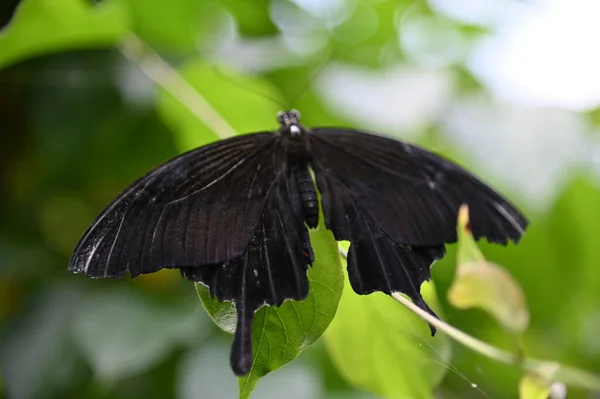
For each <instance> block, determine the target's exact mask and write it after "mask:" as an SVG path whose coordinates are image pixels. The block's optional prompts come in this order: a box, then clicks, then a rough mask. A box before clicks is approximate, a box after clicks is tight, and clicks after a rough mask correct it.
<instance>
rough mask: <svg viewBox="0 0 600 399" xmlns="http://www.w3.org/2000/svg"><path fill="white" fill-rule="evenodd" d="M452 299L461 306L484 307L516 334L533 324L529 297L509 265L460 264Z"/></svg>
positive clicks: (450, 292)
mask: <svg viewBox="0 0 600 399" xmlns="http://www.w3.org/2000/svg"><path fill="white" fill-rule="evenodd" d="M448 301H449V302H450V303H451V304H452V305H453V306H454V307H456V308H459V309H467V308H474V307H476V308H480V309H483V310H485V311H486V312H488V313H489V314H491V315H492V316H493V317H494V318H495V319H496V320H497V321H498V322H499V323H500V324H501V325H502V326H503V327H504V328H506V329H507V330H509V331H511V332H513V333H516V334H520V333H522V332H523V331H525V330H526V329H527V326H528V325H529V310H528V308H527V301H526V300H525V295H524V294H523V291H522V290H521V287H520V286H519V283H518V282H517V281H516V280H515V279H514V277H513V276H511V275H510V274H509V273H508V272H507V271H506V269H504V268H502V267H501V266H498V265H496V264H494V263H491V262H472V263H466V264H461V265H459V266H458V267H457V269H456V278H455V280H454V282H453V284H452V286H451V287H450V289H449V290H448Z"/></svg>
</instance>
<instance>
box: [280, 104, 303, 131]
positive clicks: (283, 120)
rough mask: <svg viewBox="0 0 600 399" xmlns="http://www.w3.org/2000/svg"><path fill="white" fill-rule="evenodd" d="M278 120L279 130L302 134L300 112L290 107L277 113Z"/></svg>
mask: <svg viewBox="0 0 600 399" xmlns="http://www.w3.org/2000/svg"><path fill="white" fill-rule="evenodd" d="M277 122H279V125H280V126H279V131H281V132H287V133H288V134H291V135H292V136H295V135H298V134H302V132H303V131H304V128H303V127H302V125H301V124H300V112H298V111H296V110H295V109H292V110H290V111H281V112H279V113H278V114H277Z"/></svg>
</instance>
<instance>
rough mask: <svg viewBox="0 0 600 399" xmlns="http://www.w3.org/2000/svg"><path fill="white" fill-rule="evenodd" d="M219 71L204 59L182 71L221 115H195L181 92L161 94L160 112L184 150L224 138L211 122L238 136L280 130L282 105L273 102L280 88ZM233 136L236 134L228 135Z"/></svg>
mask: <svg viewBox="0 0 600 399" xmlns="http://www.w3.org/2000/svg"><path fill="white" fill-rule="evenodd" d="M219 71H220V72H218V71H217V70H216V69H215V68H214V66H213V65H209V64H205V63H203V62H202V61H201V60H193V61H190V62H189V63H187V64H185V65H184V66H183V67H182V68H181V69H179V71H178V72H179V73H180V74H181V76H182V77H183V78H184V79H185V80H186V81H187V82H188V83H189V84H190V85H191V86H192V87H193V88H194V89H196V91H197V94H198V96H200V97H201V99H202V100H204V101H206V102H207V103H208V105H209V106H210V107H211V108H212V109H213V110H214V111H216V112H217V115H213V114H198V113H196V114H195V113H193V112H192V111H190V109H188V108H187V107H186V106H184V105H183V103H182V102H181V101H180V99H181V98H185V99H186V101H188V102H189V100H190V99H189V98H187V96H185V95H182V94H181V93H175V94H176V96H174V95H173V93H170V92H168V91H167V90H165V89H161V90H159V92H158V98H157V107H158V110H159V113H160V115H161V116H162V118H163V119H164V120H165V122H166V123H167V124H168V125H169V126H171V128H172V129H173V130H174V131H175V133H176V134H177V139H178V144H179V146H180V148H181V149H182V150H188V149H191V148H194V147H197V146H198V145H202V144H206V143H208V142H211V141H215V140H216V139H217V138H218V137H223V136H224V134H223V132H215V131H213V130H211V129H210V128H209V127H208V125H207V123H205V121H206V120H207V119H211V120H214V119H215V118H218V119H219V120H223V121H226V123H228V124H229V125H230V126H231V127H232V128H233V129H234V131H235V132H237V133H238V134H240V133H252V132H257V131H265V130H268V129H272V130H276V129H277V123H276V115H277V112H278V111H280V110H281V106H279V105H277V104H276V103H275V102H274V101H272V100H271V99H270V98H274V99H279V98H280V94H279V93H278V91H277V89H276V88H275V87H274V86H273V85H272V84H271V83H270V82H269V81H268V80H266V79H262V78H258V77H251V76H247V75H241V74H239V73H235V72H232V71H230V70H219ZM194 100H197V99H192V101H194ZM230 133H231V134H233V133H234V132H229V131H227V132H225V134H230Z"/></svg>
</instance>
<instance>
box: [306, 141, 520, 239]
mask: <svg viewBox="0 0 600 399" xmlns="http://www.w3.org/2000/svg"><path fill="white" fill-rule="evenodd" d="M310 135H311V149H312V152H313V155H314V165H313V167H314V169H315V172H316V174H317V184H318V186H319V189H320V191H321V192H322V194H323V200H322V201H323V207H324V210H325V217H326V220H327V226H328V227H330V228H332V229H333V230H334V233H335V231H337V232H338V234H340V235H341V236H343V235H344V233H343V232H342V230H343V229H346V227H344V225H345V222H344V221H343V219H344V216H343V212H344V211H343V208H344V207H343V204H340V202H343V201H344V198H341V196H340V195H339V194H336V193H335V191H336V190H338V191H337V192H338V193H339V192H344V193H346V194H348V195H350V196H352V198H353V199H355V200H356V201H357V203H359V204H361V206H362V207H363V208H364V209H365V211H366V212H367V213H368V214H369V215H370V216H371V218H372V219H373V220H374V221H375V222H376V223H377V224H378V225H379V226H380V227H381V229H382V230H383V231H384V232H385V233H386V234H387V235H389V237H390V238H391V239H393V240H394V241H395V242H397V243H402V244H405V245H411V246H432V245H440V244H443V243H449V242H455V241H456V217H457V213H458V209H459V208H460V206H461V205H462V204H467V205H468V206H469V213H470V216H471V228H472V231H473V235H474V237H475V238H476V239H479V238H481V237H486V238H487V239H488V240H489V241H490V242H494V243H499V244H506V243H507V242H508V241H509V240H512V241H514V242H517V241H518V240H519V239H520V237H521V236H522V235H523V233H524V230H525V228H526V227H527V221H526V219H525V218H524V217H523V215H522V214H521V213H520V212H519V211H518V210H517V209H516V208H515V207H514V206H513V205H511V204H510V203H509V202H508V201H507V200H506V199H504V198H503V197H502V196H500V195H499V194H498V193H496V192H495V191H494V190H492V189H491V188H490V187H488V186H487V185H485V184H484V183H482V182H481V181H479V180H478V179H477V178H476V177H474V176H473V175H471V174H470V173H469V172H467V171H466V170H464V169H463V168H461V167H459V166H457V165H455V164H453V163H451V162H450V161H447V160H445V159H444V158H442V157H440V156H438V155H435V154H433V153H431V152H429V151H426V150H424V149H422V148H419V147H417V146H414V145H410V144H407V143H403V142H399V141H395V140H392V139H388V138H384V137H380V136H375V135H371V134H367V133H362V132H358V131H352V130H339V129H314V130H313V131H312V132H311V133H310ZM338 205H342V206H341V207H340V206H338Z"/></svg>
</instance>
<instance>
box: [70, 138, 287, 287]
mask: <svg viewBox="0 0 600 399" xmlns="http://www.w3.org/2000/svg"><path fill="white" fill-rule="evenodd" d="M275 144H276V137H275V135H273V134H272V133H258V134H253V135H248V136H240V137H236V138H233V139H229V140H224V141H220V142H217V143H215V144H212V145H208V146H206V147H201V148H199V149H196V150H193V151H190V152H188V153H185V154H183V155H181V156H179V157H177V158H174V159H172V160H170V161H168V162H166V163H164V164H163V165H161V166H159V167H157V168H156V169H154V170H153V171H151V172H150V173H148V174H147V175H146V176H144V177H142V178H141V179H139V180H138V181H136V182H135V183H133V184H132V185H131V186H129V187H128V188H127V189H126V190H125V191H124V192H123V193H122V194H121V195H119V196H118V197H117V198H116V199H115V200H114V201H113V202H112V203H111V204H110V205H109V206H108V207H107V208H106V209H105V210H104V211H103V212H102V213H101V214H100V215H99V216H98V217H97V218H96V220H95V221H94V222H93V223H92V225H91V226H90V227H89V229H88V230H87V232H86V233H85V235H84V236H83V238H82V239H81V240H80V242H79V244H78V245H77V247H76V248H75V251H74V254H73V256H72V258H71V262H70V265H69V269H70V270H71V271H74V272H84V273H85V274H87V275H88V276H91V277H121V276H123V274H124V273H125V271H126V270H129V272H130V274H131V275H132V276H136V275H138V274H143V273H150V272H154V271H157V270H159V269H160V268H162V267H184V266H190V267H191V266H200V265H204V264H214V263H218V262H222V261H226V260H229V259H232V258H234V257H236V256H239V255H240V254H242V253H243V252H244V250H245V248H246V246H247V245H248V242H249V241H250V238H251V237H252V234H253V232H254V228H255V226H256V224H257V223H258V220H259V218H260V214H261V212H262V209H263V206H264V203H265V200H266V194H267V192H268V191H269V189H270V187H271V186H272V185H273V182H274V180H275V175H276V170H275V169H274V168H273V165H272V163H273V153H274V151H273V147H274V146H275Z"/></svg>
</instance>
